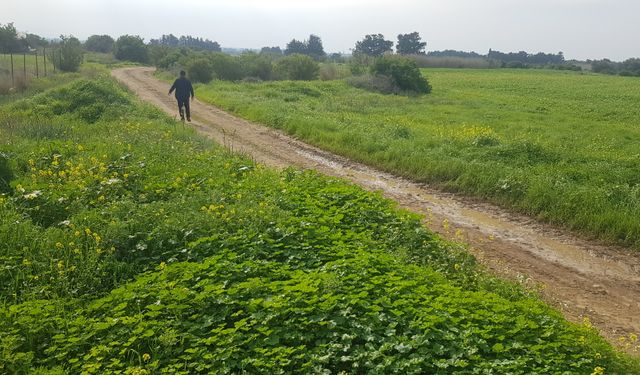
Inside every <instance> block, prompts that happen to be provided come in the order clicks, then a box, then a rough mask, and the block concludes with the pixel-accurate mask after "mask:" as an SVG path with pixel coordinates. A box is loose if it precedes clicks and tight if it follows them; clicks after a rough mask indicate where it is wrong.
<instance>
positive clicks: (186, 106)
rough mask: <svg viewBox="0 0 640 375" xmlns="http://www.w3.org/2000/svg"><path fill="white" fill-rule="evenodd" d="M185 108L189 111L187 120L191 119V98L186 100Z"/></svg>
mask: <svg viewBox="0 0 640 375" xmlns="http://www.w3.org/2000/svg"><path fill="white" fill-rule="evenodd" d="M184 109H185V111H186V112H187V121H189V122H190V121H191V109H190V108H189V98H187V99H186V100H185V101H184Z"/></svg>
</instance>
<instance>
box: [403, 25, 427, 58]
mask: <svg viewBox="0 0 640 375" xmlns="http://www.w3.org/2000/svg"><path fill="white" fill-rule="evenodd" d="M426 47H427V42H423V41H422V38H421V37H420V34H419V33H418V32H417V31H416V32H413V33H410V34H399V35H398V44H397V45H396V51H397V52H398V53H399V54H400V55H424V50H425V48H426Z"/></svg>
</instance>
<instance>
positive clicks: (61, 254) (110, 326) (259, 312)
mask: <svg viewBox="0 0 640 375" xmlns="http://www.w3.org/2000/svg"><path fill="white" fill-rule="evenodd" d="M0 135H1V137H0V139H1V140H2V141H1V142H2V143H0V178H1V179H0V181H3V183H2V184H0V194H1V195H0V301H2V303H1V304H0V372H6V373H58V374H63V373H80V372H84V373H101V374H104V373H131V374H133V373H137V374H143V373H152V372H161V371H164V372H171V373H184V374H187V373H189V374H192V373H211V372H220V373H240V372H247V373H265V374H273V373H310V372H311V373H313V372H318V373H326V372H329V373H340V372H341V371H344V372H354V373H361V372H367V373H381V374H388V373H401V374H407V373H441V374H446V373H470V374H471V373H510V372H511V373H541V374H542V373H545V374H546V373H591V372H594V371H595V372H597V373H598V372H599V371H601V369H605V370H606V371H608V372H611V373H637V372H638V371H640V368H639V364H638V363H637V361H636V362H634V361H632V360H631V359H629V358H628V357H625V356H624V355H622V354H620V353H618V352H616V351H615V350H614V349H612V348H611V346H610V345H608V344H607V343H606V342H605V341H604V340H603V339H602V338H600V337H599V336H598V335H597V333H596V332H595V330H594V329H592V328H590V327H589V326H588V325H582V326H577V325H574V324H570V323H568V322H567V321H565V320H564V319H563V318H562V316H561V315H560V314H559V313H558V312H556V311H554V310H552V309H550V308H549V307H547V306H546V305H545V304H543V303H542V302H540V301H539V300H538V299H536V298H535V297H534V296H531V295H529V294H528V293H525V292H524V291H523V290H522V289H520V288H519V287H518V286H516V285H514V284H510V283H506V282H502V281H499V280H497V279H494V278H492V277H489V276H487V275H486V274H484V273H483V272H482V271H481V270H480V269H479V268H478V266H477V265H476V264H475V262H474V260H473V258H472V257H471V256H469V255H468V254H467V253H466V252H465V251H464V250H463V249H461V248H460V247H458V246H455V245H452V244H448V243H445V242H443V241H441V240H440V239H438V238H437V237H435V236H434V235H433V234H432V233H430V232H429V231H428V230H426V229H425V228H424V227H423V226H421V224H420V220H419V218H418V217H415V216H413V215H411V214H408V213H406V212H401V211H398V210H396V208H395V207H394V205H393V204H392V203H391V202H390V201H388V200H385V199H382V198H381V197H380V196H378V195H375V194H370V193H367V192H364V191H362V190H361V189H359V188H357V187H355V186H352V185H348V184H346V183H344V182H342V181H339V180H335V179H330V178H325V177H321V176H318V175H316V174H314V173H311V172H298V171H295V170H287V171H284V172H274V171H270V170H265V169H263V168H262V167H260V166H256V165H254V164H252V163H251V162H250V161H249V160H246V159H243V158H240V157H238V156H233V155H229V154H228V153H227V152H226V151H225V150H223V149H221V148H218V147H216V146H213V145H211V144H210V143H209V142H208V141H206V140H204V139H202V138H200V137H198V136H196V135H195V134H194V133H192V132H191V131H189V130H182V127H181V126H178V127H176V124H175V123H174V122H172V121H171V120H169V119H168V118H167V117H166V116H164V115H162V114H160V113H159V112H158V111H157V110H155V109H152V108H150V107H147V106H143V105H141V104H139V103H137V102H136V101H135V99H133V98H132V97H131V96H130V95H129V94H127V93H125V92H123V91H122V89H120V88H119V87H118V86H117V85H116V84H115V83H114V82H112V81H111V80H108V79H106V78H98V79H95V80H91V81H88V80H77V81H75V82H73V83H71V84H68V85H65V86H62V87H58V88H55V89H53V90H50V91H47V92H45V93H42V94H39V95H35V96H32V97H29V98H24V99H22V100H19V101H16V102H13V103H10V104H6V105H3V106H1V107H0Z"/></svg>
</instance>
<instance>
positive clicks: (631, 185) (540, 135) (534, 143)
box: [165, 69, 640, 249]
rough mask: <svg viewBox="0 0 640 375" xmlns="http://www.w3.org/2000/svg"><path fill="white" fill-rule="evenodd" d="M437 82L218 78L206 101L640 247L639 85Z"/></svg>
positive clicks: (619, 81) (536, 77)
mask: <svg viewBox="0 0 640 375" xmlns="http://www.w3.org/2000/svg"><path fill="white" fill-rule="evenodd" d="M426 74H427V76H428V77H429V80H430V82H431V84H432V85H433V87H434V91H433V93H432V94H431V95H428V96H424V97H403V96H385V95H381V94H375V93H369V92H366V91H362V90H358V89H356V88H353V87H350V86H348V85H347V84H345V83H344V82H340V81H337V82H311V83H300V82H269V83H261V84H255V83H243V84H233V83H225V82H215V83H213V84H210V85H207V86H200V87H198V89H197V95H198V97H199V98H200V99H201V100H205V101H208V102H211V103H214V104H216V105H218V106H220V107H222V108H224V109H226V110H229V111H232V112H234V113H237V114H239V115H240V116H243V117H245V118H248V119H251V120H254V121H258V122H261V123H264V124H267V125H269V126H272V127H275V128H280V129H283V130H285V131H286V132H288V133H290V134H293V135H295V136H297V137H299V138H301V139H304V140H306V141H308V142H310V143H313V144H315V145H318V146H320V147H323V148H325V149H328V150H331V151H333V152H336V153H339V154H342V155H345V156H347V157H350V158H352V159H355V160H359V161H361V162H364V163H367V164H370V165H375V166H377V167H379V168H381V169H385V170H387V171H392V172H394V173H398V174H401V175H403V176H407V177H410V178H412V179H414V180H417V181H421V182H427V183H429V184H432V185H434V186H438V187H440V188H443V189H446V190H449V191H454V192H459V193H463V194H466V195H469V196H473V197H478V198H481V199H486V200H489V201H492V202H494V203H496V204H500V205H502V206H505V207H508V208H511V209H514V210H517V211H519V212H522V213H525V214H528V215H532V216H537V217H538V218H540V219H541V220H545V221H549V222H552V223H556V224H560V225H564V226H566V227H568V228H571V229H573V230H576V231H581V232H583V233H586V234H588V235H591V236H593V237H596V238H599V239H601V240H606V241H610V242H615V243H620V244H623V245H626V246H631V247H634V248H636V249H638V248H640V174H638V169H639V168H640V154H639V153H638V149H637V145H638V144H639V143H640V129H639V128H638V121H639V120H640V109H639V108H640V107H638V105H637V103H638V102H639V101H640V93H639V92H638V90H637V85H638V80H637V79H636V78H623V77H609V76H599V75H583V74H579V73H574V72H556V71H543V70H515V71H513V70H506V69H502V70H428V71H426ZM165 78H166V77H165Z"/></svg>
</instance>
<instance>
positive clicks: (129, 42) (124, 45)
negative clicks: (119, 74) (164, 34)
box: [113, 35, 149, 64]
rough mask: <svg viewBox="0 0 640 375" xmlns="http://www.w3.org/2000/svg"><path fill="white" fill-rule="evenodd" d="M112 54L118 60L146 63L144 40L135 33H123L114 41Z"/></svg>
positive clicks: (147, 55)
mask: <svg viewBox="0 0 640 375" xmlns="http://www.w3.org/2000/svg"><path fill="white" fill-rule="evenodd" d="M113 54H114V55H115V57H116V58H117V59H118V60H125V61H133V62H139V63H143V64H144V63H146V62H148V61H149V54H148V52H147V46H146V45H145V44H144V40H143V39H142V38H141V37H139V36H137V35H123V36H121V37H120V38H118V40H117V41H116V44H115V46H114V48H113Z"/></svg>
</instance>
